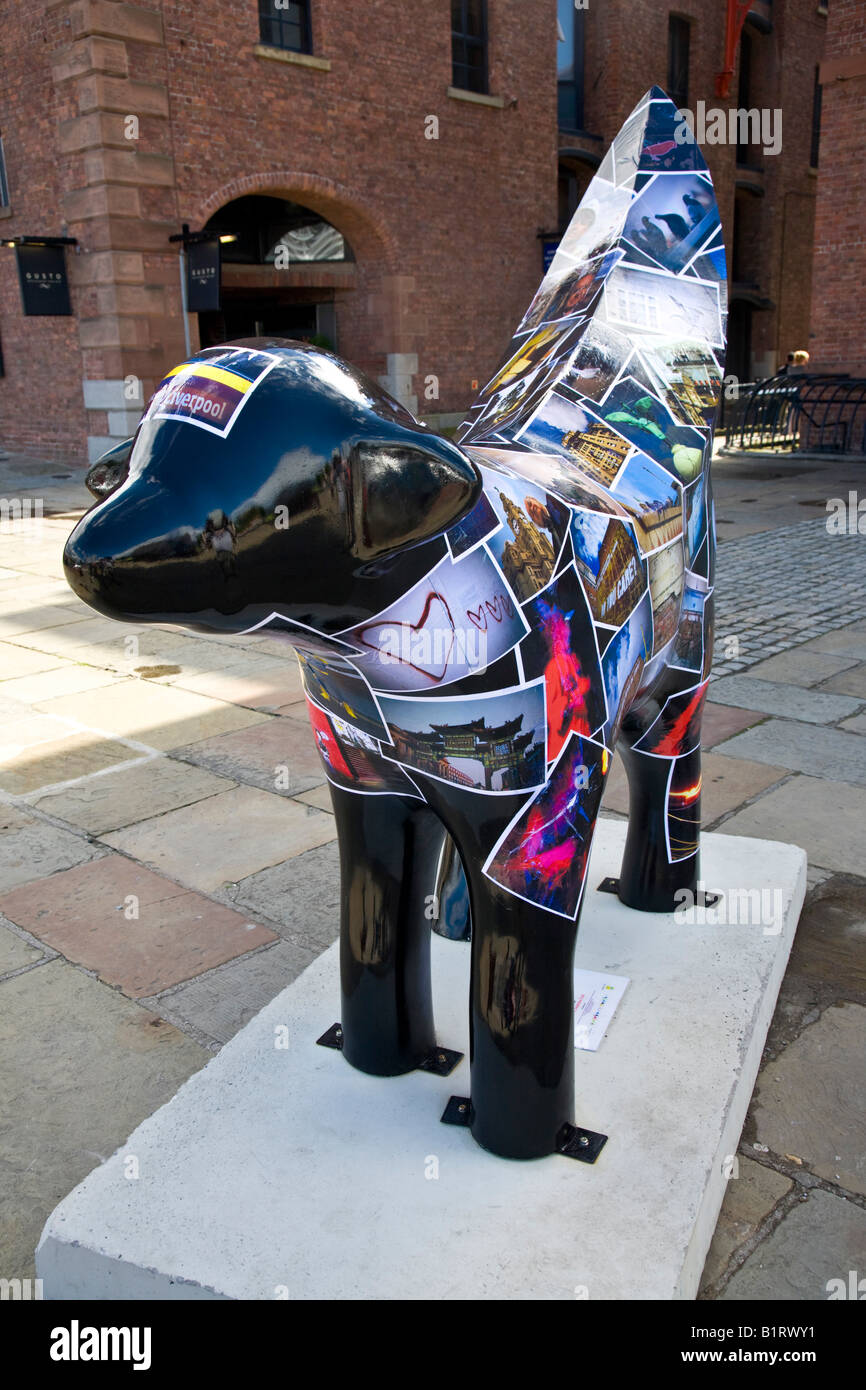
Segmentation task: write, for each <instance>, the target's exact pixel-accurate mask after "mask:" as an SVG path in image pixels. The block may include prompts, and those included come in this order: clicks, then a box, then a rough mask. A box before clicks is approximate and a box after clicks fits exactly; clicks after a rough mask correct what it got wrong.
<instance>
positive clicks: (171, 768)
mask: <svg viewBox="0 0 866 1390" xmlns="http://www.w3.org/2000/svg"><path fill="white" fill-rule="evenodd" d="M112 746H113V747H115V748H116V747H118V745H117V744H114V745H112ZM124 751H126V752H127V754H128V751H129V750H124ZM53 780H54V781H60V780H61V779H60V778H54V779H53ZM0 785H2V769H0ZM234 785H235V783H234V782H231V781H228V780H227V779H226V778H225V777H215V776H214V775H213V773H211V772H207V771H205V770H204V769H203V768H200V767H192V766H190V764H189V763H178V762H175V761H174V759H173V758H166V757H155V758H148V757H143V758H141V759H140V760H139V761H138V762H137V763H136V764H135V765H134V766H132V767H124V768H120V769H118V771H116V772H107V773H105V774H103V775H100V776H99V777H88V778H87V779H86V780H85V781H83V782H78V783H77V784H76V785H75V786H73V787H66V788H65V789H64V790H62V791H56V792H49V793H48V794H47V795H42V796H36V797H33V798H32V799H31V804H32V805H33V806H36V807H38V808H39V810H40V811H45V812H46V813H47V814H48V815H52V816H58V817H59V818H60V819H61V820H66V821H70V822H71V823H72V824H73V825H80V826H81V827H82V828H83V829H84V830H89V831H90V832H91V833H92V834H94V835H101V834H102V833H103V832H104V831H106V830H118V829H120V828H122V827H123V826H126V825H132V824H134V823H135V822H136V821H140V820H147V819H149V818H150V817H151V816H159V815H162V814H163V813H164V812H166V811H174V810H177V808H178V807H180V806H190V805H192V803H193V802H194V801H202V800H204V798H205V797H208V796H216V795H217V793H219V792H224V791H230V790H231V788H232V787H234Z"/></svg>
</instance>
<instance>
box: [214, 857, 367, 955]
mask: <svg viewBox="0 0 866 1390" xmlns="http://www.w3.org/2000/svg"><path fill="white" fill-rule="evenodd" d="M229 898H230V900H231V901H232V902H233V903H235V904H236V906H237V908H238V910H239V911H244V912H249V913H250V914H251V915H252V916H253V917H255V916H256V915H257V914H261V916H262V917H266V918H267V919H268V921H270V922H273V923H274V924H276V925H277V926H278V928H279V930H280V935H281V936H283V937H284V938H285V939H286V940H287V941H293V942H297V943H298V944H299V945H301V946H304V947H308V948H309V949H310V950H311V951H312V952H313V953H314V954H315V955H318V954H319V952H320V951H324V950H325V948H326V947H328V946H330V945H331V944H332V943H333V942H334V941H336V939H337V936H338V935H339V931H340V852H339V849H338V846H337V842H336V840H332V841H330V842H329V843H328V844H325V845H320V846H319V848H318V849H308V850H307V851H306V853H305V854H298V855H295V856H294V857H293V858H292V859H287V860H286V862H285V863H284V864H276V865H275V866H274V867H273V868H272V869H262V871H261V873H258V874H251V875H250V877H249V878H245V879H242V880H241V882H240V883H237V884H234V885H232V887H231V889H230V891H229Z"/></svg>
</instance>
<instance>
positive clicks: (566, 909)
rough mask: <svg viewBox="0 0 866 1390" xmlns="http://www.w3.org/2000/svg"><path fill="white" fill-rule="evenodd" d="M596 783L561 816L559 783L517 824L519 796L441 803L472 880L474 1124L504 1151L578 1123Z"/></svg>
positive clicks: (526, 1149) (522, 1152)
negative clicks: (577, 979)
mask: <svg viewBox="0 0 866 1390" xmlns="http://www.w3.org/2000/svg"><path fill="white" fill-rule="evenodd" d="M602 784H603V774H602V773H601V772H599V773H598V774H597V775H596V774H595V773H593V776H592V780H591V785H590V787H589V788H588V790H587V793H586V806H585V808H584V811H583V812H582V811H581V809H580V807H579V806H577V804H576V799H575V795H574V794H572V795H571V796H569V797H568V798H567V799H566V810H565V813H564V814H563V815H562V817H560V818H559V819H557V817H556V806H555V805H554V802H555V801H556V797H557V795H558V788H554V789H553V791H552V792H551V793H550V795H549V796H548V791H545V792H543V793H542V794H541V795H540V797H539V799H538V802H537V803H536V804H535V806H534V807H530V808H529V809H528V810H527V808H526V807H525V804H524V807H523V808H522V809H521V810H520V811H518V812H517V819H516V821H514V820H513V818H514V817H515V812H516V808H515V806H514V804H512V805H511V806H510V809H509V810H505V809H503V811H502V812H500V811H499V810H498V809H497V808H495V807H494V806H492V805H491V803H490V801H489V800H486V804H484V806H483V807H482V806H480V805H479V799H477V798H476V799H475V800H474V803H473V804H471V805H465V804H464V805H460V806H459V805H457V804H456V802H455V800H454V799H453V798H452V799H451V801H450V804H449V805H447V806H443V807H442V815H443V819H447V822H448V828H449V830H450V832H451V834H452V837H453V839H454V841H455V843H456V844H457V845H458V846H459V848H460V851H461V855H462V859H463V864H464V868H465V870H466V877H467V880H468V883H469V896H470V912H471V920H472V966H471V984H470V1058H471V1097H470V1099H471V1107H470V1125H471V1129H472V1134H473V1136H474V1138H475V1139H476V1140H477V1141H478V1143H479V1144H481V1145H482V1146H483V1147H484V1148H486V1149H490V1150H491V1151H492V1152H493V1153H495V1154H499V1155H501V1156H502V1157H504V1158H520V1159H529V1158H541V1157H543V1156H544V1155H546V1154H550V1153H553V1152H555V1150H556V1149H557V1139H558V1137H559V1136H560V1131H561V1130H562V1126H563V1125H565V1124H574V1123H575V1113H574V1112H575V1098H574V963H573V957H574V944H575V938H576V936H577V925H578V919H577V916H576V915H571V914H574V913H575V909H576V908H577V904H578V901H579V895H580V886H581V883H582V882H583V879H584V878H585V874H586V864H587V860H588V857H589V850H590V848H591V844H592V836H593V832H594V828H595V816H596V813H597V809H598V802H599V800H600V798H601V787H602ZM556 804H557V805H558V804H560V803H559V802H556ZM479 812H480V813H481V814H480V815H479ZM503 835H504V836H505V838H504V840H503ZM494 846H498V848H497V849H496V852H495V855H493V859H492V860H491V862H489V863H488V859H489V857H490V856H491V852H492V851H493V849H494ZM485 864H488V870H487V872H486V873H485V872H484V867H483V866H484V865H485ZM506 884H507V885H508V887H506V886H505V885H506ZM509 888H510V890H511V891H508V889H509ZM518 894H521V896H518ZM542 901H543V902H545V903H546V904H547V906H545V907H543V906H541V903H542Z"/></svg>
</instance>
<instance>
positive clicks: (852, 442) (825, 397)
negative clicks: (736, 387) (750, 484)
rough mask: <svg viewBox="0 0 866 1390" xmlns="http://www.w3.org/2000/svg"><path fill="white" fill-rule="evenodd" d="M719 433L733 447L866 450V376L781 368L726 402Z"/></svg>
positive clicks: (742, 387) (744, 386)
mask: <svg viewBox="0 0 866 1390" xmlns="http://www.w3.org/2000/svg"><path fill="white" fill-rule="evenodd" d="M717 431H718V432H719V433H723V434H724V435H725V443H726V447H727V448H729V449H789V450H791V451H792V452H794V451H796V452H799V453H815V454H820V453H832V454H862V453H866V379H863V378H860V377H850V376H841V375H840V376H833V375H821V376H819V375H816V374H810V373H803V372H791V373H785V372H779V373H778V374H777V375H776V376H772V377H768V378H767V379H766V380H765V381H758V382H753V383H752V382H750V383H741V385H740V391H739V399H738V400H736V401H726V400H724V397H723V400H722V406H721V410H720V413H719V421H718V424H717Z"/></svg>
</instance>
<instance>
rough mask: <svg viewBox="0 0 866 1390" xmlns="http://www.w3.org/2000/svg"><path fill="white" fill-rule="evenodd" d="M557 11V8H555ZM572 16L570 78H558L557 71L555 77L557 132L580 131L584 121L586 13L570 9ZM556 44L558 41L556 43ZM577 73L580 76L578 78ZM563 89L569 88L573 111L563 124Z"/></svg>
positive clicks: (581, 10)
mask: <svg viewBox="0 0 866 1390" xmlns="http://www.w3.org/2000/svg"><path fill="white" fill-rule="evenodd" d="M557 10H558V6H557ZM572 14H573V16H574V28H573V31H572V35H573V48H572V54H571V63H572V72H573V74H574V75H573V77H571V78H560V76H559V72H558V71H557V76H556V123H557V127H558V128H559V130H571V131H581V130H583V128H584V127H583V121H584V97H585V89H584V68H585V62H586V32H585V28H584V19H585V17H586V11H585V10H583V9H580V10H579V9H572ZM557 42H558V41H557ZM578 73H579V74H580V75H579V76H578ZM564 88H570V89H571V92H570V101H571V109H572V111H573V122H569V123H567V124H566V123H564V121H563V118H562V101H561V96H562V93H563V89H564Z"/></svg>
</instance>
